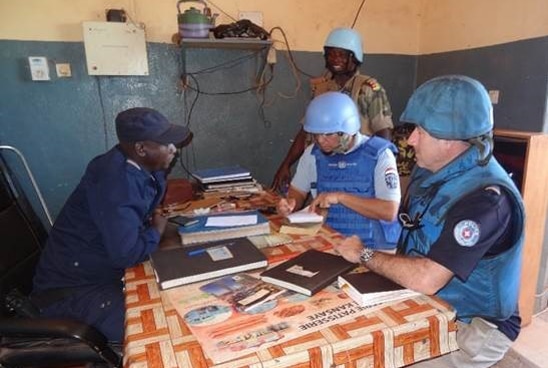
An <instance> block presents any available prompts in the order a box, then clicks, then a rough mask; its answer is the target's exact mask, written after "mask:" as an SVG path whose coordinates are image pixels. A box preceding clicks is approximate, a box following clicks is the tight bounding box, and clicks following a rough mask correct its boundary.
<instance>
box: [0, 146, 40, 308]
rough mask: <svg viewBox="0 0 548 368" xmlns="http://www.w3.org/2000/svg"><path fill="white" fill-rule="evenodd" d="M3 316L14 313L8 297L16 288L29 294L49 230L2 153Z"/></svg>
mask: <svg viewBox="0 0 548 368" xmlns="http://www.w3.org/2000/svg"><path fill="white" fill-rule="evenodd" d="M0 172H1V173H0V318H1V317H5V316H8V315H10V314H11V313H10V312H9V311H8V310H7V309H6V308H5V305H4V304H5V303H4V297H5V295H6V294H7V293H9V292H10V291H11V290H13V289H18V290H19V291H20V292H22V293H23V294H28V293H29V292H30V291H31V289H32V278H33V276H34V269H35V266H36V263H37V262H38V259H39V257H40V251H41V249H42V246H43V244H44V243H45V240H46V237H47V232H46V229H45V227H44V225H43V224H42V222H41V221H40V219H39V217H38V216H37V215H36V213H35V212H34V210H33V209H32V207H31V205H30V203H29V201H28V200H27V198H26V196H25V194H24V192H23V190H21V186H20V185H19V182H18V180H17V178H16V177H15V175H14V173H13V171H11V170H10V169H9V167H8V165H7V163H6V161H5V160H4V158H3V157H2V155H0Z"/></svg>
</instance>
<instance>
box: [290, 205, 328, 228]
mask: <svg viewBox="0 0 548 368" xmlns="http://www.w3.org/2000/svg"><path fill="white" fill-rule="evenodd" d="M309 208H310V206H307V207H305V208H303V209H302V210H300V211H297V212H293V213H291V214H289V215H288V216H287V220H288V221H289V222H290V223H291V224H303V223H318V222H322V221H323V216H321V215H318V214H317V213H315V212H309Z"/></svg>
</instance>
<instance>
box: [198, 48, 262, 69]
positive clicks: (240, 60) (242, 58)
mask: <svg viewBox="0 0 548 368" xmlns="http://www.w3.org/2000/svg"><path fill="white" fill-rule="evenodd" d="M261 51H262V50H259V51H254V52H252V53H249V54H247V55H244V56H240V57H238V58H236V59H233V60H229V61H226V62H224V63H221V64H218V65H215V66H212V67H209V68H205V69H202V70H198V71H196V72H192V73H189V74H194V75H197V74H208V73H214V72H216V71H218V70H223V69H230V68H233V67H235V66H237V65H239V64H241V63H243V62H244V61H247V60H249V59H252V58H254V57H255V56H256V55H257V54H258V53H260V52H261ZM232 63H234V64H233V65H231V64H232Z"/></svg>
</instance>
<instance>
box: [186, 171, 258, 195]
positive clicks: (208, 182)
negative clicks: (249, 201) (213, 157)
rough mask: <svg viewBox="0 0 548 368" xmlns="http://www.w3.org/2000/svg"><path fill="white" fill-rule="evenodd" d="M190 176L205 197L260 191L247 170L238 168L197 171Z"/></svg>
mask: <svg viewBox="0 0 548 368" xmlns="http://www.w3.org/2000/svg"><path fill="white" fill-rule="evenodd" d="M192 176H193V177H194V178H196V180H198V182H199V183H200V186H201V189H202V191H203V193H204V196H206V197H207V196H211V195H224V194H235V193H256V192H260V191H262V187H261V185H260V184H258V183H257V181H256V180H255V179H254V178H253V177H252V176H251V173H250V172H249V170H247V169H244V168H242V167H240V166H230V167H222V168H217V169H205V170H198V171H195V172H194V173H192Z"/></svg>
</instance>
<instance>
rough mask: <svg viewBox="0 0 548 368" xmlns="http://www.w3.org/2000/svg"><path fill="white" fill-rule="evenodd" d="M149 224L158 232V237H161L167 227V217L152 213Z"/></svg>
mask: <svg viewBox="0 0 548 368" xmlns="http://www.w3.org/2000/svg"><path fill="white" fill-rule="evenodd" d="M150 224H151V225H152V227H153V228H155V229H156V230H158V232H159V233H160V235H163V234H164V231H165V229H166V225H167V217H164V216H163V215H162V214H160V213H158V212H154V214H153V215H152V218H151V219H150Z"/></svg>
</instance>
